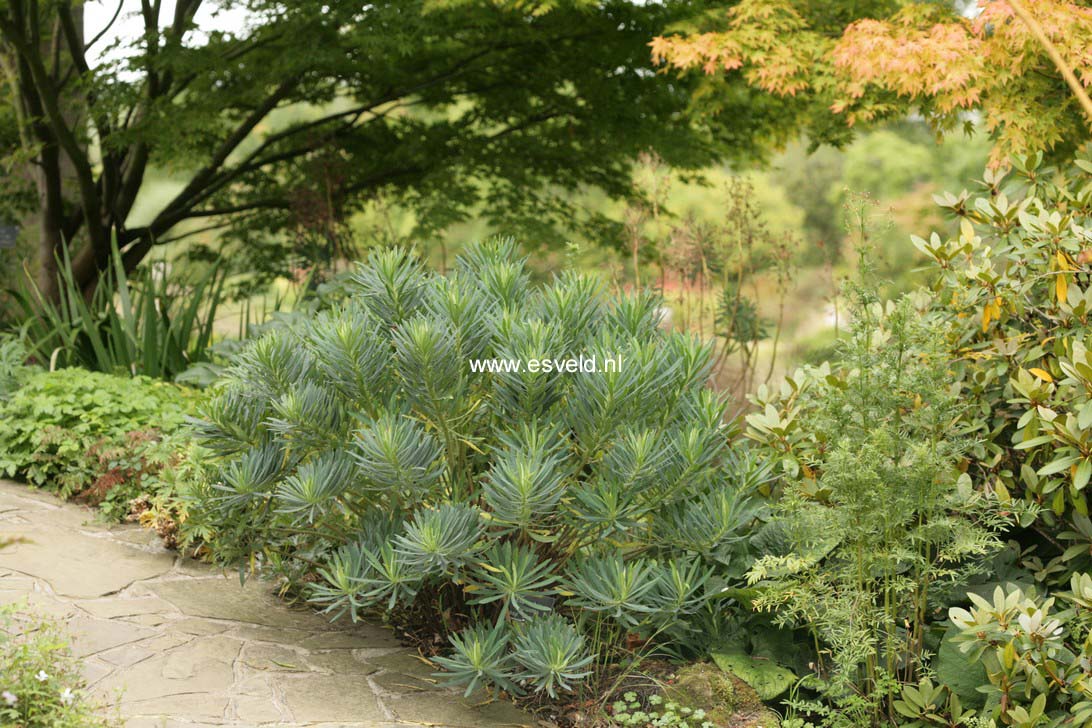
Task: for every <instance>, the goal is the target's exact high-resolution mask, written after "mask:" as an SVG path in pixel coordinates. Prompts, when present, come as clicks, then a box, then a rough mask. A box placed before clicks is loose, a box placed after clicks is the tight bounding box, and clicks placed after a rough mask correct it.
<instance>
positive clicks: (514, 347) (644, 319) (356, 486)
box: [185, 241, 768, 697]
mask: <svg viewBox="0 0 1092 728" xmlns="http://www.w3.org/2000/svg"><path fill="white" fill-rule="evenodd" d="M657 306H658V301H657V299H656V298H655V297H653V296H650V295H637V296H628V297H612V296H608V295H605V294H604V293H603V292H602V290H601V288H600V285H599V284H597V283H596V282H595V281H593V280H591V279H588V278H583V277H579V276H575V275H569V274H565V275H562V276H559V277H558V278H557V279H556V280H555V281H553V282H552V283H551V284H549V285H546V286H542V287H535V286H532V285H531V284H530V282H529V277H528V274H527V273H526V271H525V269H524V266H523V263H522V261H520V260H519V258H518V256H517V254H516V251H515V246H514V244H513V243H511V242H510V241H495V242H493V243H490V244H486V245H481V246H477V247H474V248H472V249H471V250H470V251H468V252H467V253H466V254H464V255H463V256H462V257H461V258H460V260H459V262H458V264H457V266H456V270H455V271H453V272H452V273H451V274H450V275H447V276H441V275H436V274H432V273H428V272H426V271H424V270H423V269H422V268H421V266H420V265H419V264H418V262H417V261H416V260H415V259H414V257H413V256H412V255H411V254H409V253H407V252H406V251H404V250H399V249H392V250H387V251H382V252H377V253H375V254H373V255H372V256H371V258H370V259H369V261H368V263H367V264H366V265H362V266H361V267H360V268H359V269H358V270H357V272H356V274H355V276H354V282H353V284H352V294H351V295H350V297H349V298H348V300H347V301H346V302H345V303H344V304H343V305H339V306H335V307H333V308H331V309H329V310H326V311H324V312H322V313H321V314H320V315H318V316H317V317H314V318H313V319H311V320H309V321H307V322H305V324H304V325H301V326H292V325H286V326H285V327H282V328H279V329H276V330H274V331H271V332H269V333H267V334H265V335H264V336H262V337H261V338H259V339H257V340H256V341H254V342H252V343H251V344H250V345H249V346H248V347H247V348H246V349H245V350H244V351H243V352H242V353H241V354H240V355H239V356H238V357H237V358H236V359H235V361H234V364H233V365H232V367H231V368H230V373H229V376H228V377H227V379H226V380H225V381H223V382H222V383H221V384H219V385H218V386H217V387H216V388H215V389H214V391H213V395H212V397H211V398H210V400H209V401H208V402H207V403H206V404H205V406H204V407H203V408H202V415H201V417H202V422H201V424H200V425H199V432H200V440H201V445H202V446H203V447H205V448H207V449H208V451H209V452H210V453H211V454H212V455H213V456H214V457H215V469H214V471H213V472H212V474H211V477H210V478H209V479H208V481H207V482H205V483H200V482H199V483H197V484H196V485H194V486H192V487H191V488H190V490H189V493H188V495H187V508H188V511H189V515H188V518H187V520H186V523H185V529H186V530H187V532H188V533H200V534H201V535H202V537H203V538H204V540H205V544H206V550H207V551H208V552H209V553H210V554H211V556H212V557H213V558H215V559H217V560H220V561H223V562H225V563H234V564H240V563H241V564H245V565H250V566H251V567H254V568H258V569H261V570H263V571H264V572H265V573H266V574H270V575H275V576H278V577H281V578H282V579H284V580H285V581H286V582H287V584H288V586H289V588H290V589H292V590H294V592H295V593H297V594H299V595H301V596H302V597H303V598H305V599H307V600H308V601H310V602H311V603H313V604H316V605H318V606H320V607H322V608H323V609H324V610H325V611H327V612H328V613H330V614H331V615H341V614H346V613H348V614H350V615H352V616H353V617H354V618H358V617H361V616H363V615H366V614H368V613H370V612H381V613H385V614H386V615H387V617H388V618H390V619H393V620H395V621H397V622H398V623H399V625H400V626H403V627H410V628H411V625H412V624H413V623H416V624H419V625H420V624H423V625H426V626H427V630H428V632H427V634H435V633H436V632H439V633H441V634H450V635H451V640H450V642H451V644H450V649H449V650H447V651H446V654H443V655H441V656H439V657H437V662H438V663H439V664H440V665H442V666H443V667H444V668H445V669H446V670H447V673H446V674H447V677H448V678H449V679H450V680H452V681H454V682H456V683H458V684H460V685H462V686H464V687H465V688H466V690H467V692H471V691H473V690H474V689H476V688H478V687H480V686H493V687H496V688H500V689H503V690H505V691H508V692H510V693H516V694H520V693H527V692H530V693H541V694H544V695H548V696H551V697H556V696H560V695H561V694H563V693H566V692H569V691H573V690H576V689H578V688H579V687H582V686H584V685H586V684H590V681H591V680H592V678H594V677H595V676H597V675H600V674H602V673H603V672H604V671H606V670H609V669H613V668H612V666H615V665H617V664H618V663H619V662H620V661H626V660H632V659H634V657H635V656H640V655H642V654H647V653H649V652H652V651H655V650H656V649H658V648H659V647H661V646H663V645H675V646H677V645H680V644H692V645H703V644H704V646H705V648H706V649H707V648H708V639H707V636H706V635H704V634H702V633H701V632H700V631H698V625H699V624H700V623H701V622H702V620H703V619H704V618H705V617H706V616H707V615H709V614H710V613H711V612H719V611H721V610H723V609H725V608H726V607H727V606H728V604H729V603H730V599H728V598H727V597H726V596H725V595H724V594H723V593H722V589H723V587H724V586H725V585H726V584H727V583H729V582H730V581H732V580H734V579H735V580H738V578H739V577H740V576H741V575H742V574H743V573H744V572H745V571H746V568H747V566H748V565H749V563H750V561H751V560H752V558H753V555H752V554H751V551H750V546H749V543H748V540H747V533H748V531H747V529H748V526H749V525H750V524H751V523H752V522H753V521H755V520H756V518H760V517H761V515H762V510H763V508H762V504H761V499H760V498H757V497H756V493H757V490H758V488H759V487H760V486H761V485H762V484H763V483H764V482H765V480H766V479H767V477H768V468H764V467H763V466H761V465H759V464H758V463H757V462H756V461H755V460H754V459H753V458H752V457H750V456H749V455H748V454H747V453H746V451H745V450H734V449H732V448H730V447H729V438H730V436H731V435H732V434H733V430H732V428H730V427H727V426H725V425H724V424H723V421H722V417H723V413H724V404H723V403H722V402H721V401H720V400H719V399H718V397H717V396H716V395H715V394H714V393H713V392H712V391H711V390H709V389H707V388H705V386H704V383H705V378H706V375H707V373H708V371H709V367H710V365H711V356H712V350H711V346H710V345H707V344H703V343H700V342H698V341H695V340H693V339H690V338H689V337H686V336H683V335H681V334H669V333H665V332H663V331H662V330H661V329H660V328H659V326H658V314H657ZM578 354H584V355H587V356H591V355H594V356H596V357H597V359H598V361H600V362H602V361H603V360H604V357H610V356H615V355H618V354H620V355H621V356H622V361H623V364H622V366H621V367H620V370H619V371H616V372H609V371H607V372H599V373H596V374H557V373H544V372H538V373H533V372H530V371H527V369H524V370H523V371H520V372H497V373H473V372H471V371H470V368H469V363H468V360H469V359H471V358H484V357H504V358H511V359H520V360H524V361H526V360H528V359H531V358H534V357H575V356H577V355H578Z"/></svg>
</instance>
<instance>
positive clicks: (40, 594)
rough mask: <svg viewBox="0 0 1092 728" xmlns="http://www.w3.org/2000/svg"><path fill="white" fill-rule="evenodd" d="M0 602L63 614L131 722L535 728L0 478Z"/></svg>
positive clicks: (380, 633) (255, 591)
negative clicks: (3, 540)
mask: <svg viewBox="0 0 1092 728" xmlns="http://www.w3.org/2000/svg"><path fill="white" fill-rule="evenodd" d="M0 535H3V536H22V537H25V538H26V539H28V540H29V543H22V544H17V545H15V546H12V547H9V548H6V549H3V550H0V603H8V602H14V601H19V600H24V599H26V600H29V601H30V603H31V604H32V605H33V606H34V607H36V608H38V609H40V610H42V611H44V612H47V613H50V614H54V615H57V616H60V617H63V618H64V619H65V620H66V621H67V624H68V627H69V629H70V631H71V634H72V635H73V641H72V648H73V651H74V652H75V653H76V655H78V656H79V657H80V658H81V659H82V660H83V665H84V670H85V674H86V676H87V679H88V680H89V681H90V683H91V685H92V690H93V691H94V693H95V694H96V695H97V696H98V697H99V698H100V699H102V700H103V701H104V702H106V703H108V704H112V705H115V706H117V707H118V708H119V709H120V712H121V715H122V716H123V717H124V718H126V719H127V720H126V725H127V726H128V727H129V728H151V727H153V726H161V727H169V728H182V727H183V726H265V725H269V726H370V727H373V726H397V725H401V726H406V725H409V726H451V727H461V726H515V725H533V724H534V721H533V719H531V718H530V717H529V716H528V715H526V714H525V713H523V712H521V711H519V710H517V709H516V708H515V707H514V706H512V705H510V704H506V703H500V702H493V703H488V704H475V703H474V702H473V701H468V700H463V699H462V698H461V695H460V694H459V693H455V692H452V691H449V690H446V689H442V688H440V687H438V686H437V685H436V680H435V679H434V678H432V677H431V674H432V673H433V672H435V669H434V668H432V667H431V666H429V665H428V664H426V663H425V662H424V661H423V660H422V659H421V658H419V657H418V656H417V655H416V654H414V653H413V652H412V651H410V650H409V649H407V648H405V647H402V646H400V645H399V643H398V641H397V640H396V639H394V637H393V635H392V634H391V633H390V632H388V631H386V630H384V629H381V628H379V627H374V626H368V625H351V624H339V625H331V624H330V623H329V622H328V621H327V620H326V619H324V618H323V617H321V616H319V615H317V614H314V613H313V612H311V611H308V610H305V609H293V608H290V607H289V606H287V605H286V604H285V603H283V602H281V601H280V600H278V599H277V598H276V597H275V596H273V595H272V594H270V593H269V591H268V590H269V586H268V585H267V584H264V583H260V582H257V581H253V580H251V581H248V583H247V586H246V587H245V588H243V587H240V585H239V580H238V578H237V577H236V576H234V575H229V576H225V575H222V574H221V573H220V572H218V571H214V570H211V569H209V568H208V567H207V566H204V565H203V564H200V563H198V562H196V561H193V560H191V559H186V558H183V557H181V556H179V555H178V554H176V553H174V552H171V551H167V550H166V549H164V548H162V546H160V545H159V542H158V539H157V538H156V537H155V535H154V534H153V533H151V532H150V531H145V530H143V529H140V528H138V527H136V526H106V525H102V524H99V523H96V522H95V521H94V514H93V513H92V512H91V511H89V510H87V509H85V508H82V507H80V506H75V505H71V504H63V503H61V502H59V501H58V500H56V499H55V498H53V497H52V496H50V495H47V494H44V493H39V492H36V491H33V490H31V489H29V488H27V487H26V486H23V485H18V484H15V483H10V482H5V481H0Z"/></svg>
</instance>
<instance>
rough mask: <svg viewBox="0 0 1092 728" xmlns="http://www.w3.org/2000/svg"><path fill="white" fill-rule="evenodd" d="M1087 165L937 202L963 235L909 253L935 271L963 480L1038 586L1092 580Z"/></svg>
mask: <svg viewBox="0 0 1092 728" xmlns="http://www.w3.org/2000/svg"><path fill="white" fill-rule="evenodd" d="M1090 172H1092V164H1090V163H1089V162H1087V161H1084V160H1077V161H1076V163H1075V164H1074V165H1073V166H1071V167H1068V168H1065V169H1056V168H1051V167H1047V166H1046V165H1045V164H1044V163H1043V156H1042V155H1041V154H1040V155H1037V156H1034V157H1032V158H1030V159H1019V160H1014V161H1013V163H1012V167H1011V169H1008V170H1003V171H996V172H995V171H987V173H986V175H985V177H984V179H983V181H982V184H981V185H979V186H978V189H977V190H976V191H975V192H968V191H966V190H965V191H963V192H962V193H961V194H959V195H953V194H945V195H943V196H941V197H938V202H939V203H940V204H941V206H942V207H944V208H945V209H947V210H948V211H949V212H951V213H952V214H953V215H954V216H955V217H956V218H957V219H958V220H959V222H960V228H959V234H958V235H954V236H942V235H940V234H937V233H934V234H933V235H931V236H930V237H929V238H928V239H925V238H916V239H915V241H914V242H915V244H916V245H917V247H918V248H919V249H920V250H921V251H922V252H923V253H924V254H925V255H927V256H928V257H929V258H930V259H931V261H932V262H933V264H934V265H933V275H932V276H931V281H930V283H931V287H932V290H933V292H934V301H935V310H936V312H937V313H939V314H940V315H943V316H944V317H945V318H946V319H947V320H948V321H950V322H951V323H952V326H951V328H950V329H949V333H950V336H949V338H948V342H947V347H948V349H949V354H950V364H949V365H948V366H949V371H950V372H951V378H952V380H953V381H954V382H958V383H959V385H960V387H961V391H960V397H961V399H962V400H963V401H964V402H965V403H966V404H967V405H968V406H967V408H966V410H965V412H964V417H963V421H964V423H965V424H966V426H967V427H968V428H969V429H970V430H971V434H972V436H973V446H972V448H971V449H970V451H969V452H968V454H969V455H970V456H971V457H970V459H969V467H968V474H969V475H970V476H971V477H972V478H973V480H974V482H975V484H976V486H979V487H981V488H982V489H985V490H990V491H994V492H996V493H997V495H998V497H999V499H1000V500H1001V501H1002V502H1003V503H1004V504H1005V505H1006V506H1007V507H1008V508H1010V509H1011V510H1012V511H1013V512H1014V513H1016V515H1017V518H1018V521H1019V525H1020V526H1022V527H1023V528H1024V529H1026V530H1025V533H1024V534H1023V535H1021V536H1020V540H1021V543H1022V544H1023V545H1025V546H1034V547H1035V550H1034V552H1033V555H1032V556H1030V557H1029V558H1027V559H1026V562H1027V563H1028V564H1030V565H1033V566H1035V567H1036V571H1037V577H1038V578H1039V579H1040V580H1050V581H1054V582H1056V583H1059V584H1066V583H1068V581H1069V578H1070V576H1071V575H1072V574H1073V573H1074V572H1076V571H1081V570H1083V571H1087V570H1089V569H1092V521H1089V512H1088V498H1087V493H1088V491H1087V488H1088V484H1089V482H1090V480H1092V356H1090V355H1089V347H1090V345H1092V341H1090V339H1089V332H1090V328H1089V324H1090V316H1092V238H1090V235H1089V232H1090V229H1092V184H1089V183H1090V181H1092V174H1090Z"/></svg>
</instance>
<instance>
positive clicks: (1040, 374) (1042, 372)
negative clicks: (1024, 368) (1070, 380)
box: [1028, 367, 1054, 382]
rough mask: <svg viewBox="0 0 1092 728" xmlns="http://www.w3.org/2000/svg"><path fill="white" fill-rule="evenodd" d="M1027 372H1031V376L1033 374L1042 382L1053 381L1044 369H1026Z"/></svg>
mask: <svg viewBox="0 0 1092 728" xmlns="http://www.w3.org/2000/svg"><path fill="white" fill-rule="evenodd" d="M1028 371H1029V372H1031V373H1032V374H1034V375H1035V376H1037V377H1039V378H1040V379H1042V380H1043V381H1044V382H1053V381H1054V377H1052V376H1050V372H1048V371H1046V370H1045V369H1040V368H1039V367H1032V368H1031V369H1028Z"/></svg>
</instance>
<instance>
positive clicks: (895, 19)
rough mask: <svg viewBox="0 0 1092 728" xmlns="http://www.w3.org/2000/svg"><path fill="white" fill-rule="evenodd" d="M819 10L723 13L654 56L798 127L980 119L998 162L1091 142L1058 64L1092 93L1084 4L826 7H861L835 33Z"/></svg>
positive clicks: (795, 3)
mask: <svg viewBox="0 0 1092 728" xmlns="http://www.w3.org/2000/svg"><path fill="white" fill-rule="evenodd" d="M823 5H824V3H815V2H810V0H742V1H741V2H739V3H738V4H731V6H730V7H725V6H723V5H722V6H721V8H720V10H719V15H720V18H719V20H718V21H717V22H719V27H717V26H716V24H715V23H714V24H712V25H713V27H709V26H708V25H707V26H705V27H703V26H693V25H692V26H681V27H680V28H679V29H678V30H680V31H682V32H676V33H674V34H670V35H663V36H659V37H657V38H656V39H655V40H654V41H653V42H652V55H653V57H654V59H655V60H657V61H658V62H660V63H664V64H668V65H670V66H672V67H675V68H679V69H694V68H701V69H702V70H704V71H705V73H707V74H725V75H728V76H737V77H740V78H742V79H743V80H745V81H746V82H747V84H748V85H749V86H750V87H751V88H753V89H755V90H757V91H760V92H763V93H766V94H769V95H771V96H772V97H775V98H781V99H793V100H796V101H797V108H798V109H800V111H799V114H800V116H801V121H802V123H803V125H804V126H807V123H805V122H808V120H809V119H810V122H808V123H810V124H811V125H812V126H815V127H818V128H820V129H821V128H822V127H823V126H825V125H830V124H839V123H840V124H842V125H845V126H853V125H856V124H861V123H869V122H875V121H879V120H883V119H889V118H892V117H898V116H902V115H904V114H906V113H907V112H908V111H911V110H915V111H918V112H919V113H921V114H923V115H924V116H925V117H926V119H927V120H928V121H929V122H930V123H931V124H932V125H933V127H934V128H936V129H937V130H938V131H947V130H950V129H953V128H956V127H958V126H960V125H962V124H966V123H968V112H971V111H977V112H980V114H981V118H982V121H983V123H984V125H985V128H986V130H987V131H988V132H989V133H990V134H991V135H992V136H993V138H994V140H995V148H994V155H993V160H994V162H995V163H999V162H1000V161H1002V160H1003V159H1005V158H1006V157H1007V156H1010V155H1012V154H1025V153H1029V152H1032V151H1036V150H1039V149H1044V148H1045V149H1053V150H1054V151H1055V152H1056V153H1059V154H1066V153H1068V152H1071V151H1072V150H1073V149H1074V147H1075V146H1077V145H1079V144H1080V143H1081V142H1083V141H1084V140H1085V139H1086V138H1087V130H1088V119H1087V118H1086V117H1085V116H1084V113H1083V111H1082V109H1081V107H1080V104H1079V103H1078V99H1077V98H1076V97H1075V96H1074V94H1073V93H1071V91H1070V89H1067V88H1066V81H1065V79H1064V77H1063V73H1062V72H1060V70H1059V67H1058V66H1059V64H1058V62H1057V61H1058V60H1060V61H1061V62H1062V66H1063V67H1064V68H1068V69H1071V70H1073V71H1074V72H1075V74H1074V75H1075V77H1076V82H1077V83H1079V84H1080V85H1082V86H1084V87H1087V86H1090V85H1092V8H1090V7H1087V6H1086V4H1085V3H1080V2H1068V1H1064V0H1019V1H1018V2H1010V1H1008V0H982V2H980V3H978V9H977V12H975V13H971V14H970V15H971V16H973V17H968V15H965V14H963V13H961V12H960V10H961V9H962V8H960V7H957V5H959V4H958V3H956V4H952V3H945V2H904V3H886V4H884V3H871V4H870V3H831V4H830V6H845V7H852V6H856V8H855V9H853V10H852V12H850V13H849V16H848V17H847V16H845V15H843V16H842V17H840V18H834V19H833V21H834V22H832V18H831V15H830V11H829V7H828V9H827V10H821V8H822V6H823ZM1021 11H1024V12H1026V13H1027V15H1028V16H1030V18H1031V22H1030V23H1029V22H1027V18H1025V17H1021ZM1035 26H1038V27H1037V28H1036V27H1035ZM1039 31H1041V36H1039V35H1037V32H1039ZM1044 40H1045V43H1044ZM1052 50H1053V51H1055V52H1056V53H1057V56H1058V59H1055V58H1052V57H1051V51H1052Z"/></svg>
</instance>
